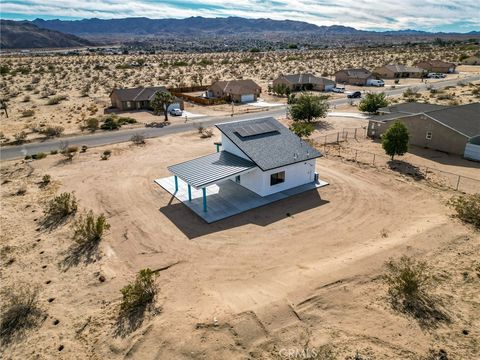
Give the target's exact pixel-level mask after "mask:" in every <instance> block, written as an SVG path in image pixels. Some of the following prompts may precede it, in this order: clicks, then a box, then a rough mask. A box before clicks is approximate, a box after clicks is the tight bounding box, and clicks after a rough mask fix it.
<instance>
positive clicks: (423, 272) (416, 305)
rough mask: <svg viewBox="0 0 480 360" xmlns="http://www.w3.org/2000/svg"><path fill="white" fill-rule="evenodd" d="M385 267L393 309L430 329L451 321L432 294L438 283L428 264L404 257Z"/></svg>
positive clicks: (388, 262) (438, 300)
mask: <svg viewBox="0 0 480 360" xmlns="http://www.w3.org/2000/svg"><path fill="white" fill-rule="evenodd" d="M385 267H386V272H385V274H384V275H383V281H384V283H385V284H386V285H387V288H388V290H387V292H388V297H389V301H390V304H391V305H392V307H393V309H395V310H397V311H399V312H402V313H405V314H408V315H411V316H413V317H414V318H415V319H417V320H418V321H419V322H420V324H421V325H423V326H427V327H428V326H432V325H434V324H435V323H436V322H438V321H442V320H444V321H446V320H448V316H447V315H446V314H445V313H444V312H443V311H442V310H441V302H440V299H438V298H436V297H435V296H434V295H433V289H434V287H435V284H436V283H435V280H434V277H433V275H432V274H431V269H430V267H429V265H428V264H427V263H426V262H424V261H419V260H416V259H414V258H411V257H408V256H402V257H401V258H400V259H397V260H394V259H391V260H389V261H387V262H386V264H385Z"/></svg>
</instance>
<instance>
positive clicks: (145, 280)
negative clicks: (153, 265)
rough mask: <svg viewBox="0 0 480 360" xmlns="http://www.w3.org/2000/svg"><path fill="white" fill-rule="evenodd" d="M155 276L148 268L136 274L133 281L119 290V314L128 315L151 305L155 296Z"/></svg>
mask: <svg viewBox="0 0 480 360" xmlns="http://www.w3.org/2000/svg"><path fill="white" fill-rule="evenodd" d="M156 276H157V274H156V273H155V272H154V271H153V270H151V269H148V268H147V269H143V270H140V271H139V272H138V274H137V277H136V279H135V281H134V282H132V283H131V284H128V285H127V286H125V287H124V288H123V289H122V290H121V293H122V303H121V304H120V310H121V312H127V313H128V312H131V311H134V310H136V309H138V308H142V307H145V306H147V305H148V304H151V303H153V301H154V300H155V296H156V294H157V286H156V284H155V278H156Z"/></svg>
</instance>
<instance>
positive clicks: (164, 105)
mask: <svg viewBox="0 0 480 360" xmlns="http://www.w3.org/2000/svg"><path fill="white" fill-rule="evenodd" d="M174 101H175V97H174V96H173V95H172V94H171V93H169V92H168V91H158V92H157V93H156V94H155V97H154V98H153V100H152V101H150V106H151V107H152V108H153V110H154V111H155V114H159V113H160V112H161V111H163V114H164V115H165V121H168V107H169V106H170V105H171V104H173V102H174Z"/></svg>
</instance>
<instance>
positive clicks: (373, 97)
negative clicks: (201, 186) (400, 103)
mask: <svg viewBox="0 0 480 360" xmlns="http://www.w3.org/2000/svg"><path fill="white" fill-rule="evenodd" d="M385 106H388V100H387V98H386V96H385V93H383V92H382V93H376V94H375V93H368V94H367V95H365V97H364V98H363V99H362V101H360V104H359V106H358V108H359V109H360V111H364V112H368V113H370V114H373V113H376V112H377V111H378V109H380V108H382V107H385Z"/></svg>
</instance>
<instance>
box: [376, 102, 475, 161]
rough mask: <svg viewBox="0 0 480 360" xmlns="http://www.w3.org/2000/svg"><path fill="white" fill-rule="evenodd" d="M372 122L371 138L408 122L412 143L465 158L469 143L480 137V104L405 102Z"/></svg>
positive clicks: (387, 110)
mask: <svg viewBox="0 0 480 360" xmlns="http://www.w3.org/2000/svg"><path fill="white" fill-rule="evenodd" d="M380 112H381V113H382V114H383V115H378V116H376V117H373V118H371V119H370V120H369V122H368V130H367V135H368V136H370V137H372V138H379V137H380V136H381V135H382V134H383V133H384V132H385V131H386V130H387V129H388V128H389V127H390V125H391V124H393V122H394V121H395V120H398V121H401V122H402V123H404V124H405V125H406V126H407V128H408V132H409V134H410V144H411V145H416V146H421V147H424V148H429V149H433V150H438V151H442V152H446V153H449V154H456V155H464V153H465V151H466V147H467V144H468V143H469V142H470V141H471V140H472V139H474V138H477V137H478V136H480V116H478V114H480V103H473V104H467V105H460V106H451V107H446V106H441V105H434V104H420V103H405V104H399V105H396V106H393V107H390V108H384V109H381V111H380Z"/></svg>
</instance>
